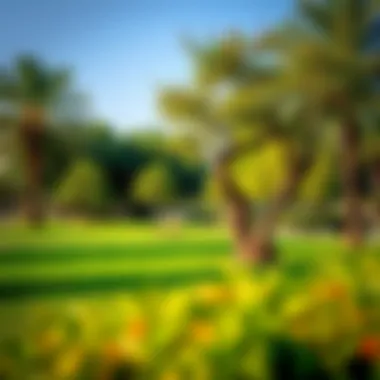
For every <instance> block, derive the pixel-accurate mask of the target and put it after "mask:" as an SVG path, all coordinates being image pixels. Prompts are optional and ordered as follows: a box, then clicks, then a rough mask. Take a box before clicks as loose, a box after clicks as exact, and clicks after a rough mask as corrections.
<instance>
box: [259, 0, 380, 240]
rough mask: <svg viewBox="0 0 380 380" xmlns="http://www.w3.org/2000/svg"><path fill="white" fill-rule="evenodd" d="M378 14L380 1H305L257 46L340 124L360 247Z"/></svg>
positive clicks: (350, 212) (377, 71) (349, 219)
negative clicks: (362, 181) (294, 16)
mask: <svg viewBox="0 0 380 380" xmlns="http://www.w3.org/2000/svg"><path fill="white" fill-rule="evenodd" d="M378 12H379V3H378V1H377V0H373V1H372V0H369V1H356V0H344V1H334V0H327V1H311V0H299V1H298V12H297V15H298V17H297V19H296V20H291V21H292V22H290V23H288V24H287V25H285V26H284V27H282V28H277V29H276V30H274V31H272V32H270V33H267V34H266V35H264V37H263V38H262V39H261V40H259V41H258V42H257V45H258V46H260V48H261V49H266V50H267V51H271V52H272V53H273V52H275V53H276V54H277V55H278V56H279V57H280V60H282V62H286V64H285V65H284V77H285V78H286V80H287V85H288V86H291V87H293V88H294V90H295V91H298V92H304V93H308V94H309V97H310V98H312V99H313V101H314V104H318V106H319V107H321V108H322V109H323V111H324V114H325V116H326V117H327V116H329V117H333V118H334V120H335V121H336V123H335V125H336V126H338V128H339V130H338V132H339V135H340V136H339V140H340V141H339V145H340V151H339V153H340V162H341V168H340V172H341V178H342V184H343V197H344V203H345V206H346V213H345V235H346V236H347V239H348V242H349V244H350V245H351V246H357V245H360V244H361V243H362V241H363V236H364V235H363V232H364V223H363V217H362V210H361V208H362V199H361V198H362V194H361V191H360V175H359V173H360V166H361V160H362V155H363V139H364V138H365V134H367V133H368V130H367V128H366V124H365V123H364V122H363V116H365V115H366V114H368V113H369V112H370V111H371V108H372V107H373V101H372V100H373V96H374V95H375V93H376V92H377V91H378V89H377V84H376V83H377V82H378V80H379V76H380V59H379V55H378V52H379V50H378V49H379V40H380V38H379V34H378V32H376V30H377V31H378ZM376 25H377V26H376ZM374 46H377V48H376V49H373V48H371V47H374ZM330 126H331V125H330ZM337 147H338V146H337V145H334V149H335V150H336V151H337Z"/></svg>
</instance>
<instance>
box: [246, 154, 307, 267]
mask: <svg viewBox="0 0 380 380" xmlns="http://www.w3.org/2000/svg"><path fill="white" fill-rule="evenodd" d="M310 158H311V157H310V156H307V157H306V156H303V157H301V156H299V157H297V158H295V159H294V160H292V163H291V166H290V168H289V172H288V176H287V178H286V180H285V182H284V184H283V186H282V187H281V189H280V190H279V192H278V194H277V195H276V197H275V198H274V199H273V201H272V203H271V205H270V207H269V209H268V210H267V212H266V213H265V214H264V215H263V217H262V218H260V219H259V220H258V221H257V223H256V226H255V228H254V230H253V232H252V236H251V241H250V244H249V245H248V247H247V249H248V251H247V255H248V257H250V258H251V260H254V261H259V262H272V261H275V260H276V250H275V247H274V233H275V229H276V226H277V224H278V220H279V218H280V216H281V214H282V212H283V210H284V209H285V208H286V207H287V206H288V205H289V204H290V203H292V202H293V200H294V198H295V196H296V194H297V190H298V188H299V185H300V183H301V181H302V180H303V179H304V177H305V174H306V172H307V170H308V169H309V167H310V164H311V159H310Z"/></svg>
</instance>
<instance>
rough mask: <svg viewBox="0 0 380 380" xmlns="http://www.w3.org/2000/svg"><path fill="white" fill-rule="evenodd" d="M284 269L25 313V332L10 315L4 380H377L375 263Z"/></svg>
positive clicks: (28, 308)
mask: <svg viewBox="0 0 380 380" xmlns="http://www.w3.org/2000/svg"><path fill="white" fill-rule="evenodd" d="M327 261H328V265H326V262H327ZM280 267H281V270H279V269H278V268H276V269H271V270H265V271H260V270H256V271H255V273H252V272H250V273H249V272H247V271H246V270H245V269H242V268H233V269H232V268H228V269H226V277H227V279H226V281H225V282H224V283H223V284H219V285H217V284H209V285H199V286H197V287H194V288H191V289H187V290H184V289H179V290H178V289H174V290H172V291H169V292H168V293H159V292H157V291H152V292H144V293H138V294H129V295H122V296H119V297H116V296H115V297H114V298H113V299H111V300H110V299H107V300H104V299H102V300H100V302H99V300H95V299H93V300H86V301H83V302H81V301H75V302H69V303H67V304H62V303H60V304H59V306H57V305H56V306H52V305H49V302H47V303H46V304H45V305H44V304H42V305H41V304H37V305H34V304H33V305H30V304H29V305H25V306H24V308H25V310H22V313H23V315H24V316H23V317H20V316H18V318H19V319H20V318H21V319H24V321H23V323H22V324H23V326H22V327H21V324H20V325H17V326H16V320H17V319H12V318H11V320H12V321H13V324H14V325H15V326H11V325H12V323H10V325H9V326H7V328H6V329H5V330H6V333H4V334H3V336H2V340H1V356H0V358H1V361H0V368H1V378H3V379H21V378H22V379H29V378H30V379H32V378H33V379H34V378H38V379H162V380H174V379H263V380H264V379H282V378H286V379H325V378H326V379H330V378H331V379H343V378H345V379H347V378H348V379H355V378H358V379H359V378H360V379H366V378H368V379H375V378H376V377H375V376H376V374H375V371H376V366H377V364H378V363H379V361H380V309H379V307H378V305H379V300H380V276H379V274H380V259H379V258H378V257H376V256H375V255H373V254H366V255H364V254H363V255H362V256H361V257H360V258H359V256H358V255H355V257H349V256H343V255H342V256H340V257H339V258H337V257H336V256H334V258H331V259H328V260H326V261H325V263H324V264H322V263H321V265H319V264H317V261H316V263H315V264H313V262H312V261H310V260H309V261H308V262H307V263H302V262H297V263H282V265H280V266H279V268H280ZM18 312H19V313H20V311H18ZM8 327H9V328H8ZM11 327H12V328H11ZM12 329H13V330H14V332H12ZM371 371H373V372H372V373H371ZM355 376H356V377H355Z"/></svg>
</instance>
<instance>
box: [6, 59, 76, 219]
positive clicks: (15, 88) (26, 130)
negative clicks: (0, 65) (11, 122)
mask: <svg viewBox="0 0 380 380" xmlns="http://www.w3.org/2000/svg"><path fill="white" fill-rule="evenodd" d="M68 83H69V75H68V72H67V71H66V70H61V69H58V70H55V69H51V68H49V67H47V66H46V65H45V64H44V63H43V62H41V61H39V60H38V59H36V58H34V57H31V56H22V57H19V58H18V59H17V60H16V62H15V63H14V64H13V66H11V67H10V68H4V69H2V70H0V98H1V100H2V101H5V102H6V103H7V105H8V106H12V107H13V109H15V110H16V112H17V120H18V124H19V137H20V143H21V147H22V152H23V156H24V158H23V162H24V166H25V169H24V174H25V181H24V182H25V191H24V194H25V196H24V197H25V199H24V201H25V202H24V203H25V210H26V217H27V219H28V221H29V222H30V224H31V225H32V226H39V225H41V224H42V223H43V222H44V219H45V215H44V214H45V213H44V210H45V205H44V202H43V169H44V159H45V156H44V138H45V133H46V127H47V120H48V113H49V111H50V110H51V108H52V106H53V105H54V104H55V103H57V102H58V101H60V100H61V99H62V98H63V95H65V94H66V93H67V92H66V90H67V89H68Z"/></svg>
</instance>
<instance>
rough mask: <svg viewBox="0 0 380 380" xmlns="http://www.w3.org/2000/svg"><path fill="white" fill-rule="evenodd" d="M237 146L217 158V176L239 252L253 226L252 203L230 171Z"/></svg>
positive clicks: (243, 246)
mask: <svg viewBox="0 0 380 380" xmlns="http://www.w3.org/2000/svg"><path fill="white" fill-rule="evenodd" d="M237 153H238V152H237V148H236V147H230V148H228V149H227V150H225V151H224V152H222V154H221V155H220V156H219V157H218V158H217V162H216V167H215V176H216V179H217V181H218V183H219V185H220V189H221V192H222V196H223V198H224V200H225V202H226V206H227V219H228V225H229V228H230V231H231V235H232V238H233V241H234V245H235V249H236V252H237V254H241V253H242V252H243V250H244V248H245V246H246V241H247V238H248V236H249V232H250V227H251V215H250V205H249V202H248V199H247V198H246V197H245V196H244V194H242V192H241V191H240V189H239V188H238V187H237V185H236V184H235V183H234V181H233V179H232V178H231V175H230V173H229V164H230V163H231V162H232V161H233V159H234V158H235V156H236V154H237Z"/></svg>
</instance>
